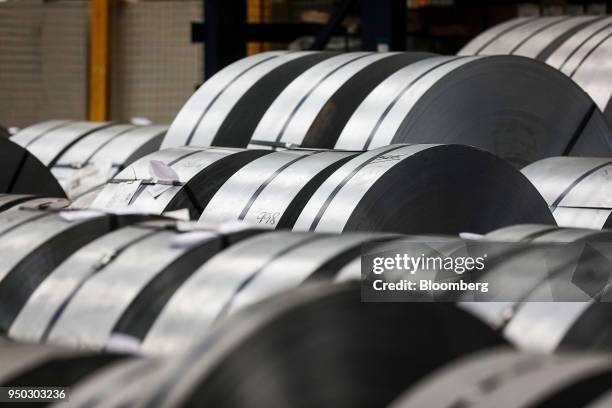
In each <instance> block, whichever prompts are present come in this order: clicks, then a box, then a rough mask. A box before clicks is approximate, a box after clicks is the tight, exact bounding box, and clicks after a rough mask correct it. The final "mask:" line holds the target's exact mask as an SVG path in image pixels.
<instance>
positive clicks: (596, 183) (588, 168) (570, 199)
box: [522, 157, 612, 229]
mask: <svg viewBox="0 0 612 408" xmlns="http://www.w3.org/2000/svg"><path fill="white" fill-rule="evenodd" d="M611 171H612V160H610V159H603V158H583V157H551V158H549V159H544V160H540V161H537V162H535V163H533V164H531V165H529V166H527V167H525V168H524V169H523V170H522V172H523V174H524V175H525V176H526V177H527V178H528V179H529V181H531V182H532V183H533V185H534V186H535V187H536V188H537V189H538V191H539V192H540V193H541V194H542V196H543V197H544V199H545V200H546V202H547V203H548V205H549V206H550V208H551V210H552V212H553V215H554V216H555V219H556V220H557V223H558V224H559V225H560V226H564V227H578V228H593V229H602V228H610V227H612V174H610V172H611Z"/></svg>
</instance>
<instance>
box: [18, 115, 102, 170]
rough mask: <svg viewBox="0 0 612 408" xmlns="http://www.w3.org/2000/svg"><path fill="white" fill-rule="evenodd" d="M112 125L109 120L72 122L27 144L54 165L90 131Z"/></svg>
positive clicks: (47, 163) (42, 158) (46, 161)
mask: <svg viewBox="0 0 612 408" xmlns="http://www.w3.org/2000/svg"><path fill="white" fill-rule="evenodd" d="M107 126H110V123H108V122H72V123H69V124H68V125H66V126H61V127H58V128H56V129H53V130H51V131H49V132H47V133H45V134H44V135H43V136H42V137H40V138H37V139H36V140H34V141H32V142H31V143H29V144H28V145H27V149H28V150H29V151H30V152H31V153H32V154H33V155H34V156H36V157H37V158H38V159H39V160H40V161H41V162H42V163H43V164H44V165H46V166H48V167H52V166H54V165H55V164H56V162H57V160H58V159H59V158H60V157H61V156H62V155H63V154H64V153H65V152H66V151H67V150H68V149H69V148H70V147H71V146H72V145H73V144H75V143H76V142H78V141H79V140H80V139H82V138H83V137H85V136H87V135H89V134H90V133H92V132H94V131H96V130H99V129H102V128H104V127H107Z"/></svg>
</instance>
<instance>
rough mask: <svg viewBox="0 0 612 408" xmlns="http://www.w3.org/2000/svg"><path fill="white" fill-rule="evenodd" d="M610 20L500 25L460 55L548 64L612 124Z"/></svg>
mask: <svg viewBox="0 0 612 408" xmlns="http://www.w3.org/2000/svg"><path fill="white" fill-rule="evenodd" d="M611 52H612V18H611V17H605V18H604V17H594V16H593V17H591V16H580V17H569V16H564V17H543V18H519V19H515V20H511V21H508V22H505V23H502V24H500V25H497V26H495V27H493V28H491V29H489V30H487V31H485V32H484V33H482V34H481V35H479V36H478V37H476V38H475V39H474V40H472V41H471V42H470V43H469V44H468V45H466V46H465V47H464V48H463V49H462V50H461V51H460V52H459V55H492V54H513V55H524V56H526V57H530V58H535V59H538V60H540V61H544V62H546V63H547V64H548V65H550V66H552V67H554V68H556V69H558V70H559V71H561V72H563V73H564V74H565V75H567V76H568V77H570V78H572V79H573V80H574V82H576V83H577V84H578V85H579V86H580V87H582V89H584V90H585V92H586V93H588V94H589V95H590V96H591V98H592V99H593V100H594V101H595V104H596V105H597V106H598V107H599V109H600V110H601V111H603V112H604V115H605V117H606V119H607V120H608V123H612V99H611V97H612V84H610V80H609V78H610V67H609V64H607V61H609V60H610V55H611V54H610V53H611Z"/></svg>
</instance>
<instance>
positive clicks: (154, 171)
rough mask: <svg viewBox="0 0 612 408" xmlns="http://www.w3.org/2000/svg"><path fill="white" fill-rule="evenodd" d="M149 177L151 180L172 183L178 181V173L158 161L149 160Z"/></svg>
mask: <svg viewBox="0 0 612 408" xmlns="http://www.w3.org/2000/svg"><path fill="white" fill-rule="evenodd" d="M149 175H150V176H151V178H152V179H153V180H159V181H165V182H169V183H174V182H178V181H179V175H178V173H177V172H176V171H175V170H174V169H173V168H172V167H170V166H168V165H167V164H166V163H164V162H162V161H160V160H149Z"/></svg>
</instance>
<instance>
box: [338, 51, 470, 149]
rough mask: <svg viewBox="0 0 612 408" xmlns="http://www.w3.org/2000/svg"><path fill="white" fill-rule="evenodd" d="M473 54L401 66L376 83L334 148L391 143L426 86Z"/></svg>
mask: <svg viewBox="0 0 612 408" xmlns="http://www.w3.org/2000/svg"><path fill="white" fill-rule="evenodd" d="M473 60H475V58H458V57H434V58H428V59H426V60H423V61H419V62H416V63H414V64H411V65H410V66H408V67H406V68H403V69H401V70H399V71H397V72H396V73H394V74H393V75H391V76H389V77H388V78H387V79H386V80H385V81H383V82H382V83H381V84H380V85H378V86H377V87H376V88H375V89H374V90H373V91H372V92H371V93H370V95H368V97H367V98H366V99H365V100H364V101H363V102H362V103H361V104H360V105H359V107H358V108H357V110H355V113H353V115H352V116H351V118H350V119H349V121H348V122H347V124H346V125H345V127H344V129H343V130H342V133H341V134H340V137H339V138H338V141H337V142H336V145H335V146H334V147H335V148H336V149H354V150H360V149H371V148H377V147H381V146H386V145H389V144H391V143H393V139H394V137H395V136H396V133H397V130H398V129H399V127H400V125H401V123H402V122H403V120H404V118H405V117H406V115H407V114H408V112H410V110H411V109H412V108H413V107H414V106H415V104H416V103H417V102H418V100H419V98H420V97H421V96H423V94H424V93H425V92H427V90H429V88H430V87H431V86H432V85H433V84H434V83H435V82H436V81H438V80H440V79H441V78H443V77H444V76H445V75H447V74H448V73H450V72H452V70H454V69H456V68H458V67H460V66H462V65H464V64H466V63H468V62H470V61H473Z"/></svg>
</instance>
